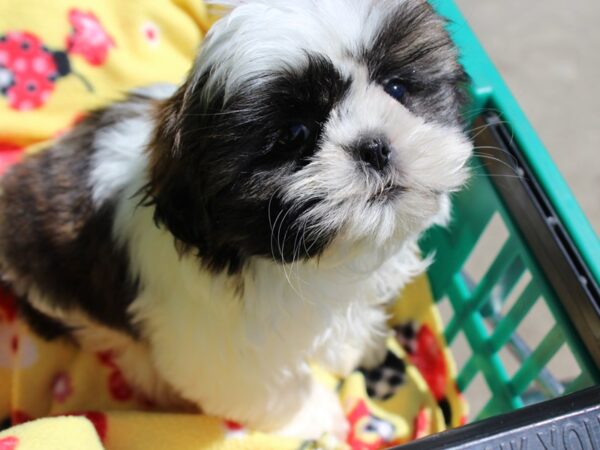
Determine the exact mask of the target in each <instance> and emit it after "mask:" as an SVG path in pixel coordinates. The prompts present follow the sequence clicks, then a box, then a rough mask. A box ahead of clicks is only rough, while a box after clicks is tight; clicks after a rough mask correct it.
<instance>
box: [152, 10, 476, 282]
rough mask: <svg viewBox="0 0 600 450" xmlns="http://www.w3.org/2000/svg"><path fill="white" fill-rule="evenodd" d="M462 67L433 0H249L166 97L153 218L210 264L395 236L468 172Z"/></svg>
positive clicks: (283, 256) (415, 225) (232, 265)
mask: <svg viewBox="0 0 600 450" xmlns="http://www.w3.org/2000/svg"><path fill="white" fill-rule="evenodd" d="M464 81H465V76H464V73H463V71H462V69H461V67H460V65H459V64H458V62H457V55H456V51H455V49H454V47H453V44H452V43H451V41H450V39H449V37H448V35H447V33H446V31H445V30H444V22H443V20H442V19H440V18H439V17H438V16H437V15H436V14H435V13H434V12H433V10H432V8H431V7H430V6H429V5H428V4H427V3H426V2H425V1H424V0H320V1H318V2H317V1H313V0H301V1H294V2H287V1H284V0H250V1H248V2H246V3H244V4H242V5H240V6H238V7H237V8H235V9H234V10H233V11H232V12H231V13H230V14H229V15H228V16H226V17H225V18H223V19H222V20H221V21H219V22H218V23H217V24H216V25H214V27H213V28H212V30H211V32H210V34H209V36H208V37H207V39H206V41H205V42H204V45H203V48H202V49H201V52H200V54H199V56H198V59H197V61H196V64H195V66H194V68H193V70H192V72H191V74H190V76H189V78H188V80H187V81H186V83H185V84H184V85H183V86H182V87H181V89H180V90H179V91H178V92H177V94H176V95H175V96H174V97H173V98H171V99H170V100H169V101H168V102H167V103H165V104H164V105H162V107H161V110H160V115H159V119H158V120H159V127H158V130H157V133H156V136H155V139H154V142H153V144H152V146H151V151H152V167H151V170H152V173H151V182H150V195H151V196H152V198H153V199H154V202H155V204H156V218H157V220H158V221H159V222H161V223H163V224H165V225H166V226H167V227H168V228H169V230H170V231H171V232H172V233H173V234H174V235H175V237H176V238H177V239H178V240H179V241H180V242H181V243H182V244H184V245H185V246H187V247H189V248H194V249H196V250H197V251H198V254H199V255H200V256H201V258H202V260H203V261H204V263H205V264H206V265H207V266H209V267H211V268H213V269H215V270H222V269H226V268H227V269H229V270H230V271H236V270H238V269H240V268H241V267H242V266H243V264H244V262H245V261H246V260H247V258H249V257H252V256H261V257H266V258H272V259H274V260H275V261H279V262H292V261H295V260H298V259H308V258H315V257H317V256H319V255H321V254H323V253H324V252H325V251H327V250H330V249H331V248H335V247H336V246H338V245H342V246H352V245H355V244H356V245H364V244H365V243H367V245H369V246H372V247H385V246H393V244H394V243H398V242H401V241H402V240H403V239H405V238H406V237H407V236H411V235H415V234H416V233H419V232H420V231H422V230H423V229H424V228H426V227H427V226H429V225H431V224H432V223H434V222H435V221H441V220H443V219H444V217H445V215H446V214H447V202H448V194H449V193H450V192H451V191H454V190H456V189H458V188H459V187H460V186H461V184H462V183H463V182H464V180H465V177H466V170H465V168H464V166H465V162H466V160H467V158H468V156H469V153H470V149H471V147H470V144H469V143H468V141H467V139H466V138H465V136H464V135H463V133H462V130H461V120H460V110H461V107H462V106H463V102H464V95H463V92H462V84H463V83H464Z"/></svg>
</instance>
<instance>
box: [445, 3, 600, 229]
mask: <svg viewBox="0 0 600 450" xmlns="http://www.w3.org/2000/svg"><path fill="white" fill-rule="evenodd" d="M456 2H457V4H458V6H459V7H460V8H461V10H462V11H463V13H464V14H465V16H466V18H467V20H468V21H469V23H470V24H471V26H472V28H473V29H474V31H475V33H476V34H477V36H478V37H479V39H480V41H481V42H482V44H483V45H484V47H485V48H486V50H487V51H488V53H489V54H490V56H491V57H492V59H493V61H494V62H495V64H496V66H497V67H498V69H499V70H500V73H501V74H502V75H503V77H504V79H505V80H506V82H507V83H508V85H509V87H510V88H511V90H512V91H513V94H514V95H515V97H516V98H517V99H518V101H519V103H520V104H521V106H522V107H523V109H524V111H525V113H526V114H527V116H528V117H529V119H530V120H531V122H532V123H533V126H534V127H535V128H536V130H537V131H538V134H539V135H540V137H541V138H542V140H543V141H544V143H545V144H546V146H547V148H548V151H549V152H550V155H551V156H552V158H553V159H554V161H555V162H556V164H557V165H558V168H559V169H560V171H561V172H562V174H563V176H564V177H565V178H566V180H567V183H568V184H569V185H570V187H571V189H572V190H573V192H574V193H575V196H576V198H577V200H578V202H579V204H580V205H581V206H582V208H583V210H584V212H585V214H586V215H587V217H588V218H589V220H590V222H591V223H592V226H593V227H594V229H595V230H596V233H598V234H600V26H599V25H598V24H599V23H600V1H598V0H571V1H569V2H564V0H456Z"/></svg>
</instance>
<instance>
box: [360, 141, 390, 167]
mask: <svg viewBox="0 0 600 450" xmlns="http://www.w3.org/2000/svg"><path fill="white" fill-rule="evenodd" d="M390 153H391V151H390V146H389V145H388V143H387V142H386V141H385V140H384V139H382V138H369V139H365V140H362V141H361V142H360V143H359V144H358V157H359V158H360V159H361V160H362V161H364V162H366V163H367V164H369V165H370V166H371V167H373V168H374V169H376V170H383V169H385V167H386V166H387V165H388V163H389V161H390Z"/></svg>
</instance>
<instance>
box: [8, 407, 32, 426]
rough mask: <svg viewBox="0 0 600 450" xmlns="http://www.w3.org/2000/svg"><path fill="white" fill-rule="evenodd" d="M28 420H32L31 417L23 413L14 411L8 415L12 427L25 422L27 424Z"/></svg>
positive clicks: (17, 410)
mask: <svg viewBox="0 0 600 450" xmlns="http://www.w3.org/2000/svg"><path fill="white" fill-rule="evenodd" d="M30 420H33V417H31V416H30V415H29V414H27V413H26V412H25V411H21V410H19V409H15V410H14V411H12V412H11V413H10V421H11V423H12V424H13V425H19V424H22V423H25V422H29V421H30Z"/></svg>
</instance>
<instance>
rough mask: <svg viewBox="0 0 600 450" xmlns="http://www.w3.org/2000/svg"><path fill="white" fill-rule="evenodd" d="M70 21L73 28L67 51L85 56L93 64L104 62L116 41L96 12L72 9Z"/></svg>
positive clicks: (68, 38)
mask: <svg viewBox="0 0 600 450" xmlns="http://www.w3.org/2000/svg"><path fill="white" fill-rule="evenodd" d="M69 21H70V22H71V25H72V26H73V30H72V32H71V34H70V35H69V36H68V37H67V53H70V54H78V55H80V56H83V57H84V58H85V59H86V60H87V62H88V63H90V64H91V65H92V66H100V65H102V64H104V62H105V61H106V58H107V57H108V52H109V50H110V49H111V48H112V47H114V46H115V42H114V41H113V39H112V38H111V37H110V36H109V34H108V33H107V32H106V31H105V30H104V28H103V27H102V24H101V23H100V21H99V20H98V18H97V17H96V16H95V15H94V13H92V12H87V13H84V12H82V11H80V10H78V9H72V10H71V11H69Z"/></svg>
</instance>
